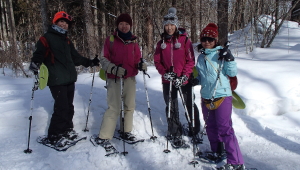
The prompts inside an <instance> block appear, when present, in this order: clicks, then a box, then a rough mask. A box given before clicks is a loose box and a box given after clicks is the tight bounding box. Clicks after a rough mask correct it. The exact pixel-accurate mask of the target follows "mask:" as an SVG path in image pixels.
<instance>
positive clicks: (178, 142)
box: [172, 136, 185, 148]
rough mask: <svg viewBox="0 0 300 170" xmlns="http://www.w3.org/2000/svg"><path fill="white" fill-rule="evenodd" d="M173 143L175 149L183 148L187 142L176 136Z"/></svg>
mask: <svg viewBox="0 0 300 170" xmlns="http://www.w3.org/2000/svg"><path fill="white" fill-rule="evenodd" d="M172 143H173V145H174V146H175V147H178V148H180V147H182V146H183V145H184V144H185V142H184V140H183V139H182V137H181V136H174V137H173V140H172Z"/></svg>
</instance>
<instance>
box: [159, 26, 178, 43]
mask: <svg viewBox="0 0 300 170" xmlns="http://www.w3.org/2000/svg"><path fill="white" fill-rule="evenodd" d="M167 35H168V33H167V31H166V29H165V28H164V32H163V33H162V34H161V35H160V36H161V39H162V40H166V36H167ZM173 36H174V37H175V38H177V39H178V38H179V30H178V28H177V27H176V30H175V32H174V34H173Z"/></svg>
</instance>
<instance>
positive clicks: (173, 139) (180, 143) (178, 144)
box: [166, 135, 190, 149]
mask: <svg viewBox="0 0 300 170" xmlns="http://www.w3.org/2000/svg"><path fill="white" fill-rule="evenodd" d="M166 138H167V140H168V141H169V142H170V143H171V145H172V147H173V148H175V149H179V148H183V149H187V148H190V145H188V144H186V143H185V141H184V140H183V139H182V137H181V136H171V135H167V136H166Z"/></svg>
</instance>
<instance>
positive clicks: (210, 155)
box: [196, 152, 227, 164]
mask: <svg viewBox="0 0 300 170" xmlns="http://www.w3.org/2000/svg"><path fill="white" fill-rule="evenodd" d="M196 156H198V157H199V158H200V161H203V162H205V163H213V164H218V163H220V162H222V161H223V160H225V159H226V158H227V156H226V153H225V152H222V153H221V154H219V153H215V152H204V153H202V152H198V153H196Z"/></svg>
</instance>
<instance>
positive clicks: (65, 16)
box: [52, 11, 72, 24]
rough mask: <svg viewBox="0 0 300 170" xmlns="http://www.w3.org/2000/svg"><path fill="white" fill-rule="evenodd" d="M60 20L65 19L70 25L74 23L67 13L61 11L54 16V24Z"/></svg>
mask: <svg viewBox="0 0 300 170" xmlns="http://www.w3.org/2000/svg"><path fill="white" fill-rule="evenodd" d="M59 19H64V20H65V21H66V22H68V24H71V23H72V17H71V16H70V15H69V14H67V13H66V12H65V11H59V12H57V13H56V14H55V15H54V18H53V20H52V23H53V24H55V23H56V22H57V21H59Z"/></svg>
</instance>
